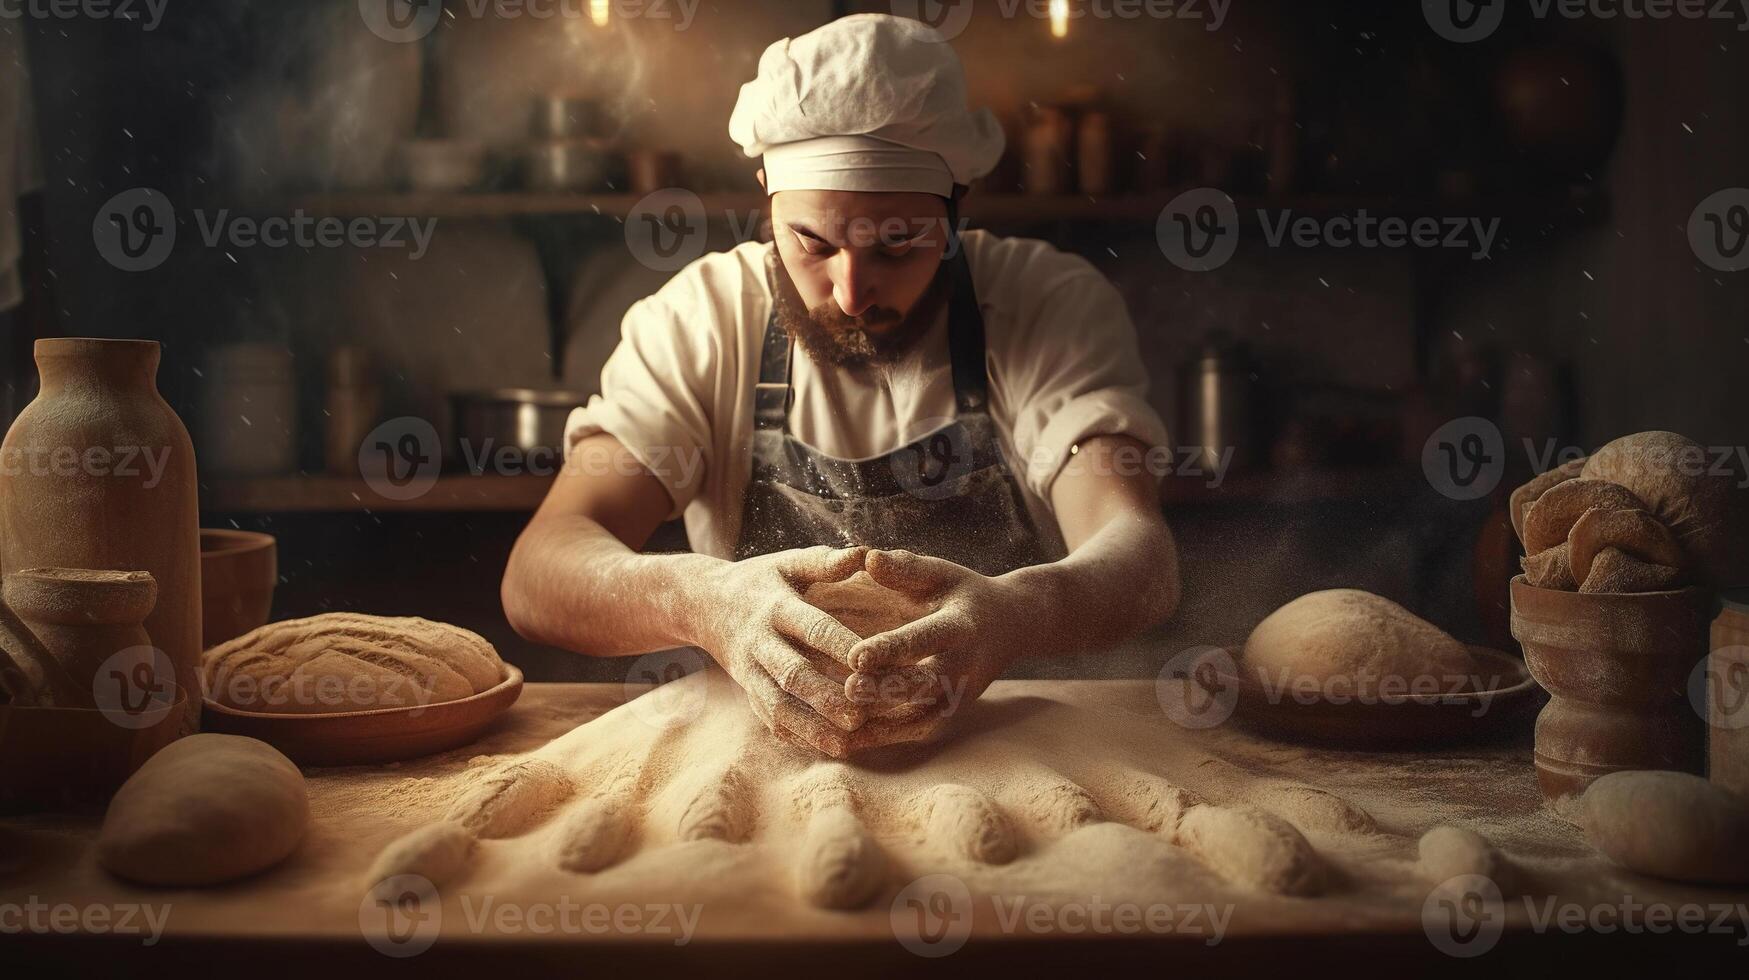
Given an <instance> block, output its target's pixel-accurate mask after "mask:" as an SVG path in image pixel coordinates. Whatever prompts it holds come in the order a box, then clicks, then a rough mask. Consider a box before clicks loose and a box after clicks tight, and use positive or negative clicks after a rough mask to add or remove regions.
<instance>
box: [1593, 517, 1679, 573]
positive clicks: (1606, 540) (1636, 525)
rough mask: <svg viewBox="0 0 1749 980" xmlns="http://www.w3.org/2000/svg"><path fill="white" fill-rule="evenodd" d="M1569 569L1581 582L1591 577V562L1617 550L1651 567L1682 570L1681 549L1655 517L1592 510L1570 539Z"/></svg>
mask: <svg viewBox="0 0 1749 980" xmlns="http://www.w3.org/2000/svg"><path fill="white" fill-rule="evenodd" d="M1567 543H1568V546H1569V552H1568V558H1567V560H1568V565H1569V566H1570V567H1571V568H1572V571H1573V577H1574V578H1575V579H1577V580H1579V581H1581V582H1583V581H1585V578H1586V576H1588V575H1590V574H1591V560H1592V559H1594V558H1596V557H1597V553H1598V552H1600V551H1602V550H1603V549H1605V548H1616V549H1619V550H1620V551H1622V552H1623V553H1624V554H1626V555H1628V556H1629V557H1632V558H1636V559H1638V560H1640V561H1642V562H1644V563H1646V564H1648V565H1665V566H1668V567H1670V568H1681V567H1682V566H1683V558H1682V545H1680V544H1677V543H1676V536H1675V535H1673V534H1671V533H1670V529H1669V528H1667V527H1665V526H1664V525H1663V524H1662V523H1660V522H1659V520H1658V519H1657V518H1656V517H1653V516H1652V515H1651V514H1648V513H1646V512H1645V511H1643V510H1638V509H1632V510H1607V509H1605V508H1602V507H1593V508H1591V509H1590V510H1588V511H1586V512H1585V513H1583V514H1581V515H1579V520H1578V521H1576V522H1575V523H1574V524H1573V530H1572V531H1571V532H1569V533H1568V535H1567Z"/></svg>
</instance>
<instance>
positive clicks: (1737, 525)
mask: <svg viewBox="0 0 1749 980" xmlns="http://www.w3.org/2000/svg"><path fill="white" fill-rule="evenodd" d="M1734 461H1735V457H1734V456H1733V457H1731V460H1730V461H1728V464H1727V465H1724V466H1720V465H1718V462H1719V461H1718V458H1717V456H1716V455H1715V454H1712V453H1709V452H1708V451H1707V449H1706V447H1704V446H1702V445H1700V444H1699V443H1697V442H1695V441H1694V440H1692V439H1688V438H1686V437H1684V436H1680V435H1677V434H1676V433H1674V432H1640V433H1636V434H1634V435H1631V436H1624V437H1622V438H1620V439H1617V440H1615V441H1614V442H1612V443H1610V444H1609V445H1607V446H1604V447H1603V448H1602V449H1599V450H1598V451H1597V454H1596V455H1594V456H1592V457H1591V458H1590V459H1589V460H1587V461H1586V463H1585V471H1584V473H1583V477H1584V479H1587V480H1608V481H1610V482H1611V483H1617V484H1620V485H1621V486H1623V487H1626V488H1627V489H1629V490H1631V491H1633V493H1634V495H1635V496H1636V497H1638V498H1639V499H1640V500H1642V501H1644V504H1643V505H1642V506H1644V507H1645V509H1646V510H1649V511H1651V512H1652V513H1653V514H1655V515H1656V516H1657V517H1658V519H1659V520H1660V521H1663V522H1664V525H1665V526H1666V527H1668V528H1669V529H1670V531H1671V533H1672V534H1674V535H1676V540H1677V541H1679V542H1681V543H1682V547H1683V550H1684V551H1685V552H1686V553H1687V555H1688V557H1689V559H1690V561H1691V563H1692V567H1693V568H1694V570H1695V573H1696V575H1697V577H1698V578H1699V579H1700V580H1701V581H1702V582H1704V583H1706V584H1708V585H1712V586H1719V587H1725V586H1733V585H1743V584H1749V514H1745V510H1744V508H1745V497H1744V491H1743V490H1742V489H1740V488H1739V486H1738V484H1739V482H1740V481H1741V479H1742V474H1741V473H1739V472H1737V466H1736V465H1735V462H1734Z"/></svg>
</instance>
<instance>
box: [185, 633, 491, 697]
mask: <svg viewBox="0 0 1749 980" xmlns="http://www.w3.org/2000/svg"><path fill="white" fill-rule="evenodd" d="M201 674H202V681H203V682H204V685H205V688H206V691H205V693H206V696H207V698H208V699H210V700H212V701H214V702H217V703H218V704H222V705H225V706H227V707H232V708H239V709H242V710H245V711H261V712H272V713H277V714H321V713H327V712H340V711H367V710H370V709H373V708H402V707H412V706H416V705H424V704H438V703H442V702H445V701H456V700H460V699H461V698H466V697H471V696H472V695H475V694H480V693H482V692H484V691H487V690H490V689H491V688H493V687H495V686H496V685H497V684H498V683H499V682H500V681H502V680H503V679H504V662H503V661H502V660H500V659H498V652H497V651H496V650H494V649H493V648H492V644H490V643H488V642H486V640H485V638H484V637H481V636H480V635H479V634H477V633H472V632H469V631H468V630H464V629H460V628H458V627H455V626H450V625H447V624H444V623H434V622H431V621H430V620H425V619H417V618H414V617H401V618H391V617H384V616H366V615H363V614H360V613H327V614H325V615H321V616H312V617H310V618H308V619H290V620H286V621H284V622H280V623H269V624H268V625H266V626H263V627H261V628H260V629H257V630H255V631H254V632H252V633H249V634H247V635H245V636H240V637H238V638H237V639H235V640H231V641H229V642H227V643H222V644H220V645H219V646H216V647H213V648H212V649H211V650H208V651H207V652H206V653H205V654H203V655H202V656H201Z"/></svg>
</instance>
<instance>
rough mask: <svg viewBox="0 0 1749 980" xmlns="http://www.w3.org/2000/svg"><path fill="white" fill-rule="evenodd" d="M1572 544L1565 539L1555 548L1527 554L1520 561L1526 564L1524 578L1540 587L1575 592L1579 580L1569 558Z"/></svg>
mask: <svg viewBox="0 0 1749 980" xmlns="http://www.w3.org/2000/svg"><path fill="white" fill-rule="evenodd" d="M1570 554H1571V546H1569V545H1568V544H1567V542H1565V541H1563V542H1561V543H1560V544H1558V545H1555V546H1554V547H1553V548H1545V549H1543V550H1542V551H1539V552H1537V553H1536V554H1534V555H1525V556H1524V558H1523V559H1522V560H1521V561H1520V564H1522V565H1523V566H1524V579H1525V581H1527V582H1529V583H1530V584H1531V585H1534V586H1536V587H1537V588H1539V589H1559V590H1561V591H1562V592H1575V591H1577V590H1578V588H1579V582H1578V580H1576V579H1575V578H1574V577H1573V565H1572V562H1571V560H1570V559H1569V557H1568V556H1569V555H1570Z"/></svg>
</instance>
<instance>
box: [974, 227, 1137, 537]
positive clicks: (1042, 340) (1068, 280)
mask: <svg viewBox="0 0 1749 980" xmlns="http://www.w3.org/2000/svg"><path fill="white" fill-rule="evenodd" d="M1026 266H1027V268H1025V269H1023V270H1022V271H1021V273H1020V274H1019V275H1018V276H1017V277H1016V280H1015V287H1016V294H1017V295H1018V297H1019V298H1018V301H1017V302H1016V303H1015V304H1014V305H1013V307H1012V309H1013V310H1014V311H1015V313H1014V316H1013V320H1012V323H1011V324H1010V329H1009V330H1006V331H1004V333H1005V334H1006V335H1005V336H1003V337H1000V338H994V337H993V338H992V353H993V354H994V355H995V360H996V363H995V364H993V365H992V366H993V368H995V370H996V372H997V376H998V377H999V378H1000V384H999V388H998V391H999V393H1000V397H1002V398H1003V400H1005V401H1007V402H1008V405H1009V408H1010V410H1011V412H1012V418H1013V429H1012V432H1013V438H1014V447H1015V449H1016V451H1017V452H1018V453H1019V455H1020V459H1021V462H1020V464H1019V465H1020V468H1021V469H1022V470H1023V471H1024V474H1025V476H1024V478H1025V480H1026V482H1027V485H1028V487H1029V488H1030V489H1031V490H1032V491H1033V493H1034V494H1036V495H1037V496H1038V498H1039V499H1040V500H1044V501H1047V502H1048V501H1049V500H1050V499H1051V498H1050V491H1051V485H1052V484H1053V483H1055V482H1056V478H1057V474H1058V473H1060V472H1061V471H1062V469H1063V465H1064V464H1065V463H1066V462H1068V459H1069V455H1070V453H1071V451H1072V450H1073V449H1074V447H1075V446H1076V445H1077V444H1079V443H1081V442H1084V441H1086V440H1088V439H1091V438H1094V437H1096V436H1115V435H1123V436H1129V437H1131V438H1133V439H1136V440H1138V441H1140V442H1142V443H1143V444H1145V445H1146V446H1148V447H1149V448H1150V449H1153V448H1156V447H1164V446H1165V445H1166V444H1167V432H1166V426H1165V423H1163V422H1162V421H1161V420H1160V416H1159V413H1157V412H1155V411H1154V408H1153V406H1152V405H1150V404H1149V402H1148V373H1147V369H1146V368H1145V367H1143V364H1142V358H1141V352H1140V350H1139V349H1138V347H1137V343H1136V331H1135V327H1134V325H1133V324H1132V323H1131V322H1130V317H1129V312H1128V310H1127V309H1126V308H1125V306H1124V301H1123V297H1122V295H1121V294H1119V293H1118V291H1117V289H1116V287H1114V286H1112V284H1111V283H1110V282H1109V281H1108V280H1107V279H1106V278H1105V277H1104V276H1103V275H1102V274H1100V272H1099V271H1098V270H1097V269H1095V268H1094V267H1093V266H1092V265H1091V264H1089V263H1087V262H1086V261H1085V260H1084V259H1081V258H1079V257H1076V256H1070V255H1065V254H1063V253H1060V252H1057V251H1055V250H1050V251H1049V253H1048V254H1046V255H1041V256H1039V257H1037V258H1035V259H1034V260H1032V261H1031V262H1028V263H1026Z"/></svg>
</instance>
